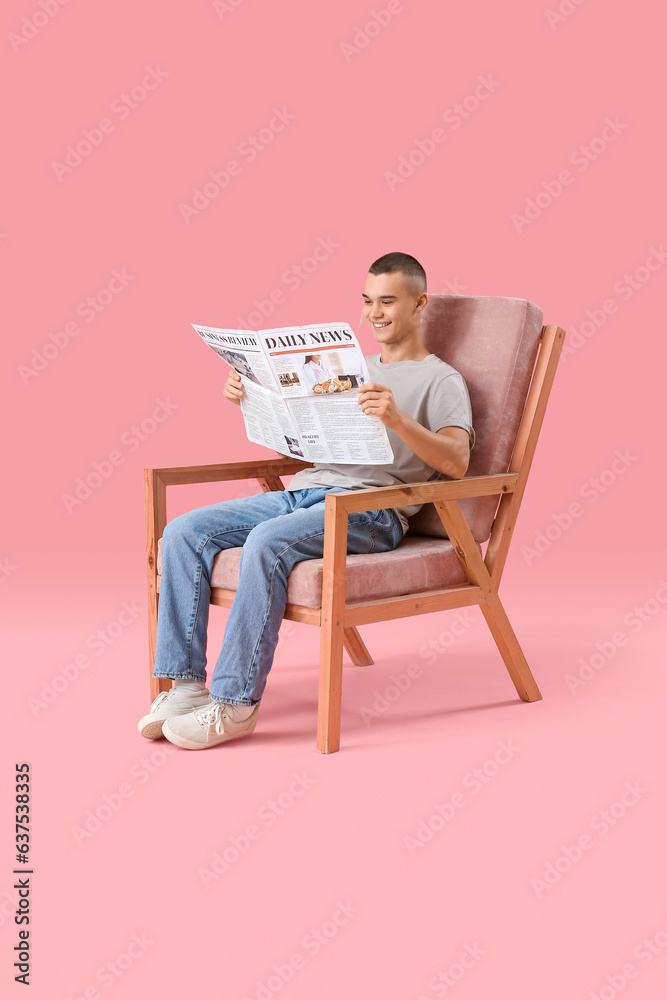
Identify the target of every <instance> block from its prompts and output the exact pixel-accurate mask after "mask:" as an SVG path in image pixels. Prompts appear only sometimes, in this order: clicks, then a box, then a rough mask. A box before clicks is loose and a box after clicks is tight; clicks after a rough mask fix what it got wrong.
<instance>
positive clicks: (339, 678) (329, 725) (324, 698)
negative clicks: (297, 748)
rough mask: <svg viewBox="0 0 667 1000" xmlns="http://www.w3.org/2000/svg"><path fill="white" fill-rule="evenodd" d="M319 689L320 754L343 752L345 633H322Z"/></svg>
mask: <svg viewBox="0 0 667 1000" xmlns="http://www.w3.org/2000/svg"><path fill="white" fill-rule="evenodd" d="M321 639H322V642H321V645H320V688H319V697H318V702H317V750H318V751H319V752H320V753H336V751H337V750H338V749H339V748H340V708H341V699H342V690H343V629H342V628H341V627H340V626H339V627H336V628H333V629H324V628H323V629H322V630H321Z"/></svg>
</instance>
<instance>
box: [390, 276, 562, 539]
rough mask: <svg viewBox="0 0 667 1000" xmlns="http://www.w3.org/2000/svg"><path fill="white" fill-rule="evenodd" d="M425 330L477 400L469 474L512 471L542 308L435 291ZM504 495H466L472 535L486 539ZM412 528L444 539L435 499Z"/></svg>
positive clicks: (474, 401)
mask: <svg viewBox="0 0 667 1000" xmlns="http://www.w3.org/2000/svg"><path fill="white" fill-rule="evenodd" d="M421 331H422V337H423V340H424V343H425V344H426V346H427V347H428V349H429V351H431V352H432V353H433V354H437V356H438V357H439V358H442V360H443V361H446V362H447V363H448V364H450V365H452V366H453V367H454V368H456V370H457V371H459V372H461V374H462V375H463V377H464V379H465V380H466V385H467V386H468V392H469V393H470V402H471V404H472V417H473V427H474V428H475V436H476V440H475V446H474V448H473V450H472V452H471V455H470V465H469V467H468V471H467V473H466V477H468V476H489V475H494V474H495V473H501V472H507V470H508V468H509V463H510V459H511V457H512V450H513V448H514V441H515V438H516V433H517V430H518V427H519V423H520V421H521V415H522V413H523V408H524V405H525V401H526V395H527V393H528V387H529V385H530V379H531V375H532V372H533V368H534V366H535V358H536V356H537V348H538V346H539V341H540V334H541V331H542V310H541V309H539V308H538V307H537V306H536V305H533V303H532V302H528V301H526V299H513V298H501V297H499V296H490V295H429V300H428V304H427V306H426V309H425V310H424V314H423V317H422V324H421ZM498 501H499V497H493V496H491V497H480V498H476V499H472V500H463V501H462V502H461V508H462V510H463V512H464V514H465V517H466V520H467V521H468V524H469V525H470V530H471V531H472V534H473V538H475V539H476V540H477V541H478V542H485V541H486V540H487V539H488V537H489V534H490V531H491V524H492V523H493V518H494V517H495V513H496V508H497V506H498ZM410 532H411V533H419V534H424V535H436V536H439V537H446V534H445V531H444V528H443V526H442V522H441V521H440V518H439V517H438V515H437V512H436V510H435V507H434V506H433V504H425V505H424V506H423V507H422V509H421V510H420V511H419V512H418V513H417V514H415V516H414V517H413V518H411V519H410Z"/></svg>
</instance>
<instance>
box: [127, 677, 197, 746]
mask: <svg viewBox="0 0 667 1000" xmlns="http://www.w3.org/2000/svg"><path fill="white" fill-rule="evenodd" d="M203 705H208V691H199V692H198V693H197V694H193V693H192V692H187V691H179V690H178V688H176V687H173V688H172V689H171V690H170V691H162V692H161V693H160V694H159V695H158V696H157V698H156V699H155V701H154V702H153V704H152V705H151V710H150V712H149V713H148V715H144V717H143V719H142V720H141V722H140V723H139V732H140V733H141V735H142V736H145V737H146V739H147V740H159V739H160V737H161V736H162V726H163V725H164V723H165V721H166V720H167V719H172V718H174V716H177V715H187V714H188V713H190V712H193V711H194V709H195V708H201V707H202V706H203Z"/></svg>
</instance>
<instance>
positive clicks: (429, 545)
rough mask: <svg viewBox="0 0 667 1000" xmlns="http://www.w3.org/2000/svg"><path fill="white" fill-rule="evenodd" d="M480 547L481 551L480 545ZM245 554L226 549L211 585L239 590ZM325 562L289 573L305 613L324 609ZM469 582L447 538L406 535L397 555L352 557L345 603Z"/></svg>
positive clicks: (292, 592)
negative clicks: (242, 557) (322, 607)
mask: <svg viewBox="0 0 667 1000" xmlns="http://www.w3.org/2000/svg"><path fill="white" fill-rule="evenodd" d="M477 547H478V548H480V546H479V545H478V546H477ZM242 551H243V549H241V548H233V549H223V550H222V551H221V552H219V553H218V555H217V556H216V557H215V560H214V561H213V572H212V574H211V584H212V586H213V587H219V588H221V589H222V590H236V589H237V588H238V585H239V562H240V560H241V553H242ZM323 562H324V560H323V559H304V560H303V561H302V562H299V563H297V564H296V566H295V567H294V569H293V570H292V572H291V573H290V577H289V581H288V585H287V600H288V603H289V604H299V605H301V606H302V607H306V608H320V607H321V606H322V565H323ZM161 572H162V539H160V543H159V545H158V573H161ZM462 583H467V580H466V575H465V573H464V572H463V570H462V568H461V564H460V563H459V560H458V558H457V556H456V553H455V552H454V549H453V548H452V544H451V542H448V541H446V540H445V539H443V538H427V537H421V536H414V537H412V536H410V535H407V536H406V537H405V538H404V539H403V541H402V542H401V543H400V545H398V547H397V548H395V549H394V550H393V552H371V553H369V554H367V555H366V554H365V555H348V557H347V571H346V582H345V602H346V604H357V603H360V602H362V601H375V600H382V599H384V598H386V597H400V596H401V595H403V594H417V593H421V592H422V591H425V590H440V589H442V588H444V587H455V586H458V585H460V584H462Z"/></svg>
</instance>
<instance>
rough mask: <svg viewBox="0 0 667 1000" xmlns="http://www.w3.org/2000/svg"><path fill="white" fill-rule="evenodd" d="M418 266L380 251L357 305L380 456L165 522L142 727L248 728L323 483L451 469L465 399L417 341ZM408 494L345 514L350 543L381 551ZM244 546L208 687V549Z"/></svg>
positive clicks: (422, 279) (458, 470)
mask: <svg viewBox="0 0 667 1000" xmlns="http://www.w3.org/2000/svg"><path fill="white" fill-rule="evenodd" d="M426 303H427V295H426V274H425V273H424V269H423V268H422V266H421V264H420V263H419V262H418V261H417V260H415V258H414V257H411V256H410V255H409V254H403V253H390V254H385V256H384V257H380V258H379V259H378V260H376V261H375V263H373V264H372V265H371V267H370V270H369V273H368V275H367V278H366V285H365V288H364V292H363V315H364V317H365V318H366V320H367V321H368V322H369V323H370V324H371V327H372V329H373V334H374V336H375V339H376V341H377V342H378V343H379V345H380V353H379V354H376V355H373V356H372V357H369V358H367V359H366V360H367V364H368V368H369V374H370V379H371V381H370V382H368V383H367V384H366V385H364V386H362V387H361V388H360V389H359V390H358V401H359V405H360V406H361V408H362V410H363V411H364V413H368V414H371V415H373V416H377V417H379V419H380V420H381V421H382V422H383V424H384V425H385V426H386V428H387V433H388V436H389V440H390V442H391V445H392V448H393V451H394V462H393V464H392V465H389V466H367V467H363V466H356V465H314V466H313V467H312V468H308V469H303V470H302V471H301V472H297V474H296V475H295V476H294V477H293V479H292V481H291V483H290V485H289V487H288V489H287V490H285V491H284V492H280V491H276V492H272V493H260V494H259V495H257V496H251V497H245V498H243V499H240V500H227V501H225V502H224V503H219V504H213V505H212V506H210V507H203V508H201V509H200V510H194V511H191V512H190V513H189V514H184V515H182V516H181V517H177V518H175V519H174V520H173V521H170V522H169V523H168V524H167V527H166V529H165V532H164V538H163V543H162V544H163V549H162V582H161V590H160V605H159V614H158V627H157V647H156V657H155V670H154V673H153V676H154V677H168V678H172V679H173V680H174V687H173V688H172V689H171V690H170V691H169V692H163V693H162V694H160V695H158V697H157V698H156V699H155V701H154V702H153V704H152V706H151V710H150V713H149V714H148V715H147V716H145V717H144V718H143V719H142V720H141V722H140V723H139V732H140V733H141V734H142V736H146V737H148V738H149V739H157V738H159V737H160V736H166V737H167V739H168V740H170V741H171V742H172V743H175V744H176V745H177V746H180V747H184V748H186V749H189V750H200V749H206V748H207V747H212V746H216V745H217V744H218V743H224V742H226V741H227V740H232V739H236V738H237V737H240V736H246V735H248V734H250V733H252V732H253V730H254V728H255V723H256V721H257V713H258V710H259V703H260V699H261V697H262V693H263V691H264V687H265V684H266V679H267V676H268V673H269V670H270V669H271V664H272V661H273V654H274V651H275V648H276V645H277V642H278V630H279V628H280V624H281V622H282V618H283V612H284V609H285V604H286V601H287V580H288V577H289V574H290V571H291V569H292V567H293V566H294V564H295V563H297V562H299V561H300V560H302V559H316V558H318V557H321V555H322V552H323V547H324V499H325V496H326V494H327V493H329V492H336V491H340V490H354V489H361V488H364V487H378V486H392V485H396V484H400V483H411V482H423V481H424V480H427V479H439V478H441V477H442V476H445V477H447V478H450V479H460V478H461V477H462V476H463V475H464V474H465V472H466V469H467V467H468V459H469V455H470V447H471V443H472V440H473V429H472V423H471V420H472V417H471V411H470V400H469V398H468V392H467V389H466V386H465V382H464V381H463V378H462V377H461V375H460V374H459V373H458V372H456V371H455V370H454V369H453V368H451V367H450V366H449V365H447V364H445V362H444V361H441V360H440V359H439V358H437V357H436V356H435V355H434V354H429V352H428V350H427V349H426V347H425V346H424V343H423V341H422V339H421V336H420V332H419V325H420V320H421V315H422V312H423V311H424V307H425V306H426ZM224 394H225V396H226V398H227V399H228V400H229V401H230V402H232V403H236V404H239V403H240V400H241V397H242V395H243V388H242V385H241V379H240V378H239V376H238V375H237V374H236V372H234V371H232V372H230V375H229V377H228V379H227V383H226V385H225V389H224ZM418 509H419V506H415V505H413V506H408V507H400V508H395V509H390V510H371V511H366V512H362V513H355V514H351V515H350V517H349V521H348V535H347V551H348V552H351V553H353V552H357V553H364V552H387V551H390V550H391V549H394V548H396V546H397V545H398V543H399V542H400V541H401V539H402V538H403V535H404V532H405V531H406V530H407V526H408V522H407V517H408V516H409V515H411V514H414V513H416V511H417V510H418ZM234 546H243V552H242V554H241V563H240V570H239V587H238V590H237V592H236V596H235V598H234V603H233V604H232V607H231V610H230V613H229V619H228V622H227V627H226V629H225V638H224V643H223V647H222V651H221V653H220V656H219V658H218V661H217V663H216V666H215V670H214V671H213V677H212V678H211V688H210V695H209V692H208V691H207V689H206V684H205V681H206V627H207V623H208V612H209V598H210V576H211V567H212V564H213V559H214V557H215V556H216V554H217V553H218V552H219V551H220V549H223V548H230V547H234Z"/></svg>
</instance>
